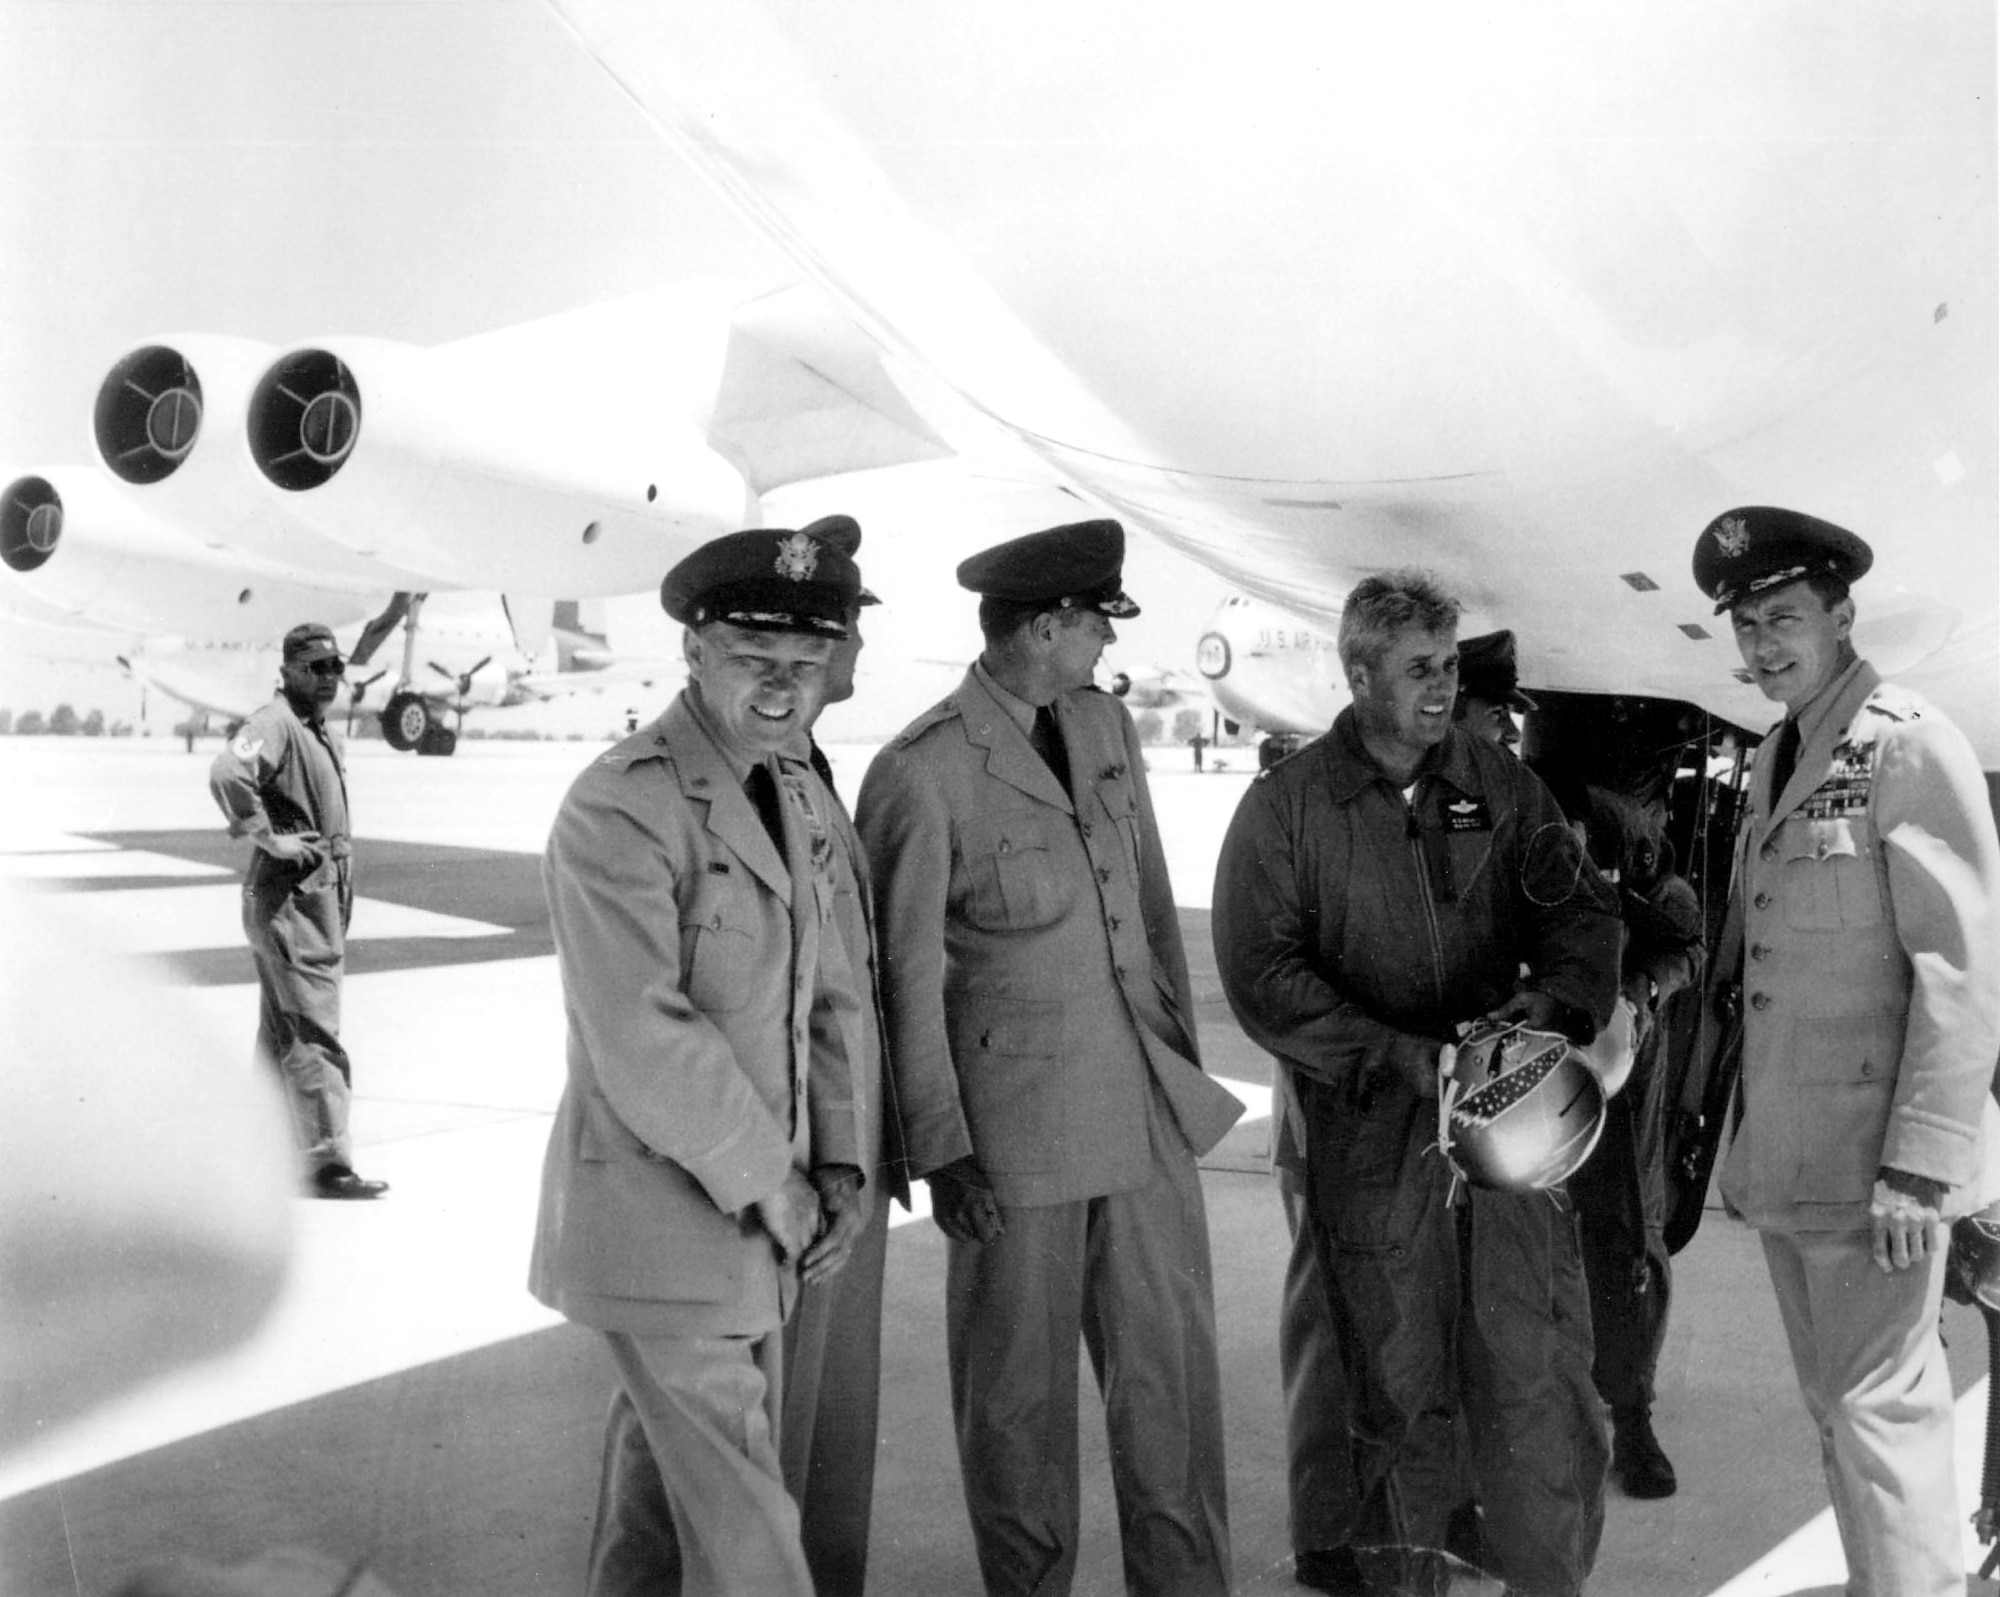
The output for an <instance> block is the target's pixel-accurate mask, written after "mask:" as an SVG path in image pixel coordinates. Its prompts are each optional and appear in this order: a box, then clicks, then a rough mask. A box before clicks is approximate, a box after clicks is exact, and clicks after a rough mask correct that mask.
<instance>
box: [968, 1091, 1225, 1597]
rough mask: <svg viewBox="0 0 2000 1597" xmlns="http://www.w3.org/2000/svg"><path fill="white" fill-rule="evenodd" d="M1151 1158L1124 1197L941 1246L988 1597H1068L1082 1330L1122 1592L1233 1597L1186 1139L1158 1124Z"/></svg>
mask: <svg viewBox="0 0 2000 1597" xmlns="http://www.w3.org/2000/svg"><path fill="white" fill-rule="evenodd" d="M1155 1113H1156V1115H1158V1114H1164V1111H1163V1110H1160V1109H1158V1108H1157V1107H1156V1109H1155ZM1163 1144H1164V1145H1163ZM1154 1147H1155V1153H1154V1160H1153V1173H1152V1176H1151V1178H1150V1179H1149V1180H1148V1182H1147V1183H1146V1185H1145V1186H1143V1187H1140V1188H1138V1189H1137V1190H1135V1191H1131V1192H1120V1193H1115V1194H1112V1195H1110V1196H1106V1197H1098V1198H1086V1199H1081V1200H1078V1201H1076V1202H1072V1203H1059V1204H1052V1205H1049V1206H1046V1207H1039V1206H1038V1207H1034V1208H1019V1207H1008V1208H1004V1209H1003V1211H1002V1212H1003V1214H1004V1216H1005V1219H1006V1226H1007V1228H1006V1231H1005V1233H1004V1234H1003V1235H1002V1236H1000V1237H998V1238H996V1239H995V1240H994V1241H992V1242H988V1243H984V1244H980V1243H970V1242H958V1241H952V1242H951V1243H950V1244H949V1266H948V1271H947V1281H946V1299H945V1310H946V1320H945V1326H946V1341H947V1353H948V1357H949V1361H950V1365H951V1401H952V1413H953V1417H954V1419H955V1420H956V1422H957V1427H958V1455H959V1463H960V1467H961V1470H962V1472H963V1475H964V1482H965V1497H966V1507H967V1510H968V1511H969V1513H970V1515H971V1519H972V1532H973V1540H974V1542H975V1544H976V1546H977V1548H978V1553H979V1568H980V1573H981V1575H982V1577H983V1578H984V1580H985V1584H986V1590H987V1591H988V1592H989V1593H991V1594H993V1597H1016V1594H1019V1597H1027V1594H1030V1593H1033V1594H1035V1597H1062V1594H1064V1593H1066V1592H1068V1591H1069V1589H1070V1586H1071V1583H1072V1581H1073V1579H1074V1577H1075V1572H1076V1558H1077V1543H1078V1535H1079V1521H1080V1513H1079V1507H1078V1496H1077V1494H1078V1461H1077V1386H1078V1379H1077V1338H1078V1336H1079V1335H1081V1337H1082V1338H1083V1343H1084V1346H1085V1348H1086V1349H1087V1350H1088V1352H1089V1354H1090V1362H1091V1367H1092V1369H1093V1370H1094V1371H1095V1372H1096V1376H1097V1384H1098V1388H1099V1390H1100V1391H1101V1392H1102V1394H1103V1397H1104V1411H1105V1426H1106V1430H1107V1432H1108V1434H1109V1437H1110V1451H1111V1474H1112V1486H1113V1488H1114V1490H1115V1492H1116V1495H1117V1501H1118V1534H1119V1543H1120V1547H1121V1550H1122V1552H1123V1556H1124V1570H1125V1588H1126V1590H1127V1591H1128V1592H1132V1593H1135V1594H1140V1593H1143V1594H1145V1597H1182V1594H1186V1597H1195V1594H1200V1597H1222V1594H1224V1593H1226V1592H1227V1591H1228V1590H1229V1530H1228V1507H1227V1497H1226V1490H1225V1485H1224V1471H1223V1455H1222V1383H1221V1375H1220V1371H1219V1370H1218V1367H1217V1363H1216V1351H1215V1291H1214V1282H1213V1277H1212V1275H1211V1272H1210V1266H1209V1253H1208V1217H1207V1210H1206V1208H1205V1206H1204V1204H1203V1202H1202V1195H1201V1182H1200V1176H1199V1173H1198V1171H1197V1169H1196V1166H1195V1160H1194V1156H1193V1155H1192V1154H1191V1153H1190V1152H1189V1151H1188V1149H1187V1147H1186V1144H1185V1143H1179V1144H1178V1145H1173V1144H1172V1143H1171V1140H1170V1139H1169V1138H1163V1137H1162V1136H1161V1135H1160V1134H1159V1133H1158V1131H1157V1130H1156V1134H1155V1138H1154Z"/></svg>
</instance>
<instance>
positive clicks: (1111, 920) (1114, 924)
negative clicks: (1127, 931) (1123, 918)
mask: <svg viewBox="0 0 2000 1597" xmlns="http://www.w3.org/2000/svg"><path fill="white" fill-rule="evenodd" d="M1105 920H1106V921H1107V923H1108V924H1109V925H1110V927H1111V929H1112V930H1113V931H1114V932H1115V931H1117V930H1118V917H1117V916H1116V915H1108V916H1106V917H1105Z"/></svg>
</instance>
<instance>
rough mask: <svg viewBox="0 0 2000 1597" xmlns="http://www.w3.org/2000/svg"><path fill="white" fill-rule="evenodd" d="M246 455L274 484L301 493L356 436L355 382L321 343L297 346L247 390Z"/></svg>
mask: <svg viewBox="0 0 2000 1597" xmlns="http://www.w3.org/2000/svg"><path fill="white" fill-rule="evenodd" d="M249 427H250V457H251V459H253V460H255V461H256V462H257V469H258V470H259V471H261V472H263V474H264V475H265V476H266V477H267V478H269V479H270V481H271V482H272V483H273V484H275V485H276V486H277V487H280V488H283V489H285V490H286V491H287V492H290V493H303V492H304V491H305V490H307V489H309V488H317V487H319V486H320V485H321V484H323V483H325V482H328V481H330V480H331V479H332V477H333V475H334V473H336V472H337V471H339V470H340V468H341V466H342V465H344V464H345V463H346V460H347V457H348V456H349V455H350V454H351V453H353V451H354V445H355V441H356V440H357V439H359V438H360V436H361V386H360V384H359V383H357V382H356V381H355V380H354V373H353V372H351V371H350V370H349V369H348V367H347V363H346V362H345V361H343V360H342V359H341V358H340V357H339V356H338V355H334V354H331V353H329V352H328V351H326V350H324V349H300V350H294V351H293V352H292V353H291V354H289V355H286V356H284V357H283V358H282V359H280V360H279V361H277V362H276V363H275V364H274V365H273V366H272V367H271V369H270V370H269V371H267V372H266V373H265V374H264V377H263V380H262V381H261V382H259V383H258V384H257V388H256V391H255V392H254V393H253V394H252V395H251V396H250V418H249Z"/></svg>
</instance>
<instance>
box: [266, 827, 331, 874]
mask: <svg viewBox="0 0 2000 1597" xmlns="http://www.w3.org/2000/svg"><path fill="white" fill-rule="evenodd" d="M258 847H260V848H262V849H263V851H264V852H265V853H266V854H269V855H270V856H271V858H272V859H275V860H283V861H284V862H285V863H286V864H287V865H296V866H298V867H300V868H301V869H302V870H308V871H311V870H317V869H318V868H319V862H320V860H321V859H322V858H323V857H324V855H323V854H322V852H321V850H320V846H319V833H317V832H271V833H269V834H267V835H266V836H264V837H262V838H259V839H258Z"/></svg>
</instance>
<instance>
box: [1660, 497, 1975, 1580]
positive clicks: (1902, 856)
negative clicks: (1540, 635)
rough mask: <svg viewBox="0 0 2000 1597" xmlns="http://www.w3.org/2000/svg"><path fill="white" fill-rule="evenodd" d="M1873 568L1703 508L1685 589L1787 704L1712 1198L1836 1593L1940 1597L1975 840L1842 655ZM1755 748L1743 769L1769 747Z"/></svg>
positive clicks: (1759, 776) (1748, 872) (1970, 785)
mask: <svg viewBox="0 0 2000 1597" xmlns="http://www.w3.org/2000/svg"><path fill="white" fill-rule="evenodd" d="M1873 561H1874V554H1873V551H1872V550H1870V549H1869V547H1868V545H1867V544H1866V543H1864V542H1862V540H1861V539H1859V538H1857V537H1856V536H1855V535H1854V534H1853V533H1851V532H1848V531H1847V530H1846V529H1845V528H1842V527H1836V526H1834V525H1833V524H1832V523H1830V522H1825V521H1821V520H1819V519H1818V518H1817V517H1814V516H1808V515H1803V514H1801V513H1800V512H1798V511H1794V510H1783V509H1775V508H1771V507H1768V506H1748V507H1745V508H1743V509H1738V510H1731V511H1729V512H1727V513H1726V514H1724V515H1721V516H1718V517H1717V518H1716V519H1715V520H1714V521H1712V522H1710V523H1709V525H1708V526H1707V527H1706V528H1705V529H1704V530H1703V531H1702V534H1701V537H1700V538H1699V540H1698V541H1697V542H1696V544H1695V551H1694V579H1695V583H1696V585H1697V586H1698V587H1699V588H1700V589H1701V590H1702V592H1703V593H1705V594H1707V595H1708V596H1709V597H1710V598H1711V599H1713V600H1714V601H1715V610H1716V614H1718V615H1721V614H1723V613H1724V612H1727V613H1728V615H1729V618H1730V623H1731V625H1732V626H1733V627H1734V629H1735V633H1736V644H1737V648H1738V649H1739V651H1740V652H1741V653H1742V656H1743V663H1744V665H1745V666H1747V667H1748V668H1749V669H1750V672H1751V674H1752V676H1753V677H1754V679H1755V680H1756V683H1757V686H1758V687H1759V688H1760V689H1761V690H1762V691H1763V693H1764V696H1765V697H1766V698H1768V699H1772V700H1774V701H1776V702H1777V703H1779V704H1782V705H1783V706H1784V708H1785V715H1784V720H1783V722H1782V724H1781V725H1780V726H1779V727H1778V729H1777V730H1776V732H1775V733H1774V734H1773V735H1772V736H1771V737H1770V738H1768V739H1767V740H1766V741H1765V743H1764V744H1763V745H1762V746H1761V747H1760V748H1759V749H1758V753H1757V763H1756V768H1755V769H1754V770H1753V771H1752V773H1751V778H1750V802H1749V805H1748V806H1747V808H1746V810H1745V812H1744V821H1743V826H1742V829H1741V831H1740V833H1739V835H1738V841H1737V858H1736V872H1735V877H1734V885H1733V888H1732V897H1731V902H1730V923H1729V925H1728V926H1727V927H1726V928H1725V930H1724V934H1723V940H1722V946H1723V947H1725V948H1740V949H1741V950H1742V951H1743V958H1742V960H1741V961H1740V963H1738V962H1735V961H1732V965H1733V967H1734V968H1732V969H1729V970H1726V971H1724V970H1718V971H1717V973H1716V974H1717V978H1718V979H1727V980H1739V981H1740V982H1741V984H1742V987H1743V989H1744V1006H1743V1011H1742V1012H1743V1063H1742V1074H1741V1075H1740V1076H1739V1078H1738V1082H1737V1095H1736V1104H1735V1108H1734V1113H1733V1116H1732V1125H1731V1131H1730V1138H1729V1144H1728V1148H1727V1150H1726V1152H1725V1154H1724V1155H1723V1169H1722V1196H1723V1201H1724V1203H1725V1205H1726V1206H1727V1207H1728V1209H1729V1210H1730V1212H1731V1213H1733V1214H1735V1215H1737V1216H1739V1217H1740V1218H1742V1219H1744V1220H1747V1221H1748V1222H1749V1223H1750V1224H1751V1225H1753V1226H1755V1227H1756V1228H1757V1230H1758V1233H1759V1235H1760V1236H1761V1238H1762V1240H1763V1244H1764V1257H1765V1262H1766V1263H1767V1264H1768V1265H1769V1266H1770V1271H1771V1284H1772V1287H1773V1289H1774V1290H1775V1292H1776V1294H1777V1298H1778V1308H1779V1310H1780V1312H1781V1313H1782V1314H1783V1316H1784V1321H1785V1334H1786V1336H1787V1338H1788V1339H1789V1340H1790V1342H1791V1347H1792V1362H1793V1364H1794V1365H1795V1366H1796V1368H1797V1372H1798V1378H1799V1387H1800V1390H1801V1392H1802V1393H1803V1395H1804V1397H1805V1402H1806V1408H1807V1410H1808V1411H1809V1412H1810V1413H1811V1415H1812V1417H1813V1421H1814V1423H1815V1424H1816V1425H1817V1426H1818V1428H1819V1434H1820V1456H1821V1460H1822V1463H1823V1465H1824V1468H1825V1471H1826V1483H1827V1490H1828V1493H1829V1495H1830V1496H1831V1497H1832V1499H1833V1510H1834V1518H1835V1520H1836V1522H1837V1523H1838V1525H1839V1527H1840V1542H1841V1548H1842V1550H1843V1551H1844V1552H1845V1553H1846V1555H1847V1573H1848V1584H1847V1589H1848V1591H1849V1592H1851V1593H1853V1594H1854V1597H1946V1594H1947V1593H1949V1594H1950V1597H1962V1594H1963V1593H1964V1591H1965V1589H1966V1580H1965V1568H1964V1563H1963V1561H1962V1559H1961V1557H1960V1537H1959V1523H1960V1522H1959V1517H1958V1494H1957V1482H1956V1479H1955V1471H1954V1469H1953V1457H1952V1449H1953V1425H1952V1395H1951V1375H1950V1372H1949V1371H1948V1370H1947V1369H1946V1367H1945V1360H1944V1348H1943V1346H1942V1344H1941V1342H1940V1340H1939V1337H1938V1307H1939V1300H1940V1295H1941V1293H1942V1290H1943V1286H1944V1277H1945V1236H1946V1226H1945V1222H1947V1221H1949V1220H1950V1219H1951V1218H1952V1217H1953V1216H1956V1215H1961V1214H1965V1213H1968V1212H1969V1211H1971V1210H1974V1209H1977V1208H1979V1207H1981V1206H1982V1205H1983V1204H1984V1203H1985V1202H1987V1201H1988V1200H1989V1199H1991V1198H1992V1197H1993V1196H1994V1188H1993V1175H1994V1169H1993V1166H1994V1161H1995V1156H1996V1154H2000V1145H1996V1136H2000V1112H1996V1110H1995V1107H1994V1103H1993V1099H1992V1091H1991V1089H1992V1084H1993V1061H1994V1058H1995V1055H1996V1052H2000V839H1996V838H1995V835H1994V826H1993V815H1992V811H1991V808H1990V806H1989V804H1988V801H1987V796H1986V791H1985V782H1984V779H1983V776H1982V773H1981V771H1980V768H1979V761H1978V758H1977V756H1976V755H1975V754H1974V753H1973V751H1972V747H1971V745H1970V744H1969V743H1968V742H1967V741H1966V739H1965V736H1964V734H1963V733H1961V732H1960V731H1959V730H1958V728H1957V727H1955V726H1953V725H1952V724H1951V722H1949V721H1948V720H1946V719H1945V718H1944V717H1943V716H1942V715H1940V714H1939V713H1938V711H1937V710H1936V708H1934V707H1933V706H1932V705H1930V704H1929V703H1927V702H1926V701H1925V700H1924V699H1922V698H1921V697H1919V696H1918V695H1917V694H1915V693H1912V692H1910V691H1909V690H1908V689H1907V688H1900V687H1897V686H1896V685H1894V684H1893V683H1888V682H1884V681H1883V680H1882V679H1881V677H1880V676H1879V675H1878V674H1877V672H1876V671H1875V669H1874V667H1872V666H1870V665H1869V664H1868V663H1867V662H1866V661H1865V660H1863V659H1861V658H1860V657H1859V656H1858V655H1857V654H1856V653H1855V649H1854V640H1853V628H1854V615H1855V606H1854V600H1853V598H1852V597H1851V595H1850V593H1849V586H1850V584H1852V583H1854V582H1856V581H1858V580H1859V579H1860V578H1861V577H1862V576H1863V575H1864V574H1865V573H1866V572H1867V570H1868V568H1869V566H1870V565H1871V564H1872V563H1873ZM1767 750H1768V751H1769V757H1768V758H1767V757H1766V751H1767Z"/></svg>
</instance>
